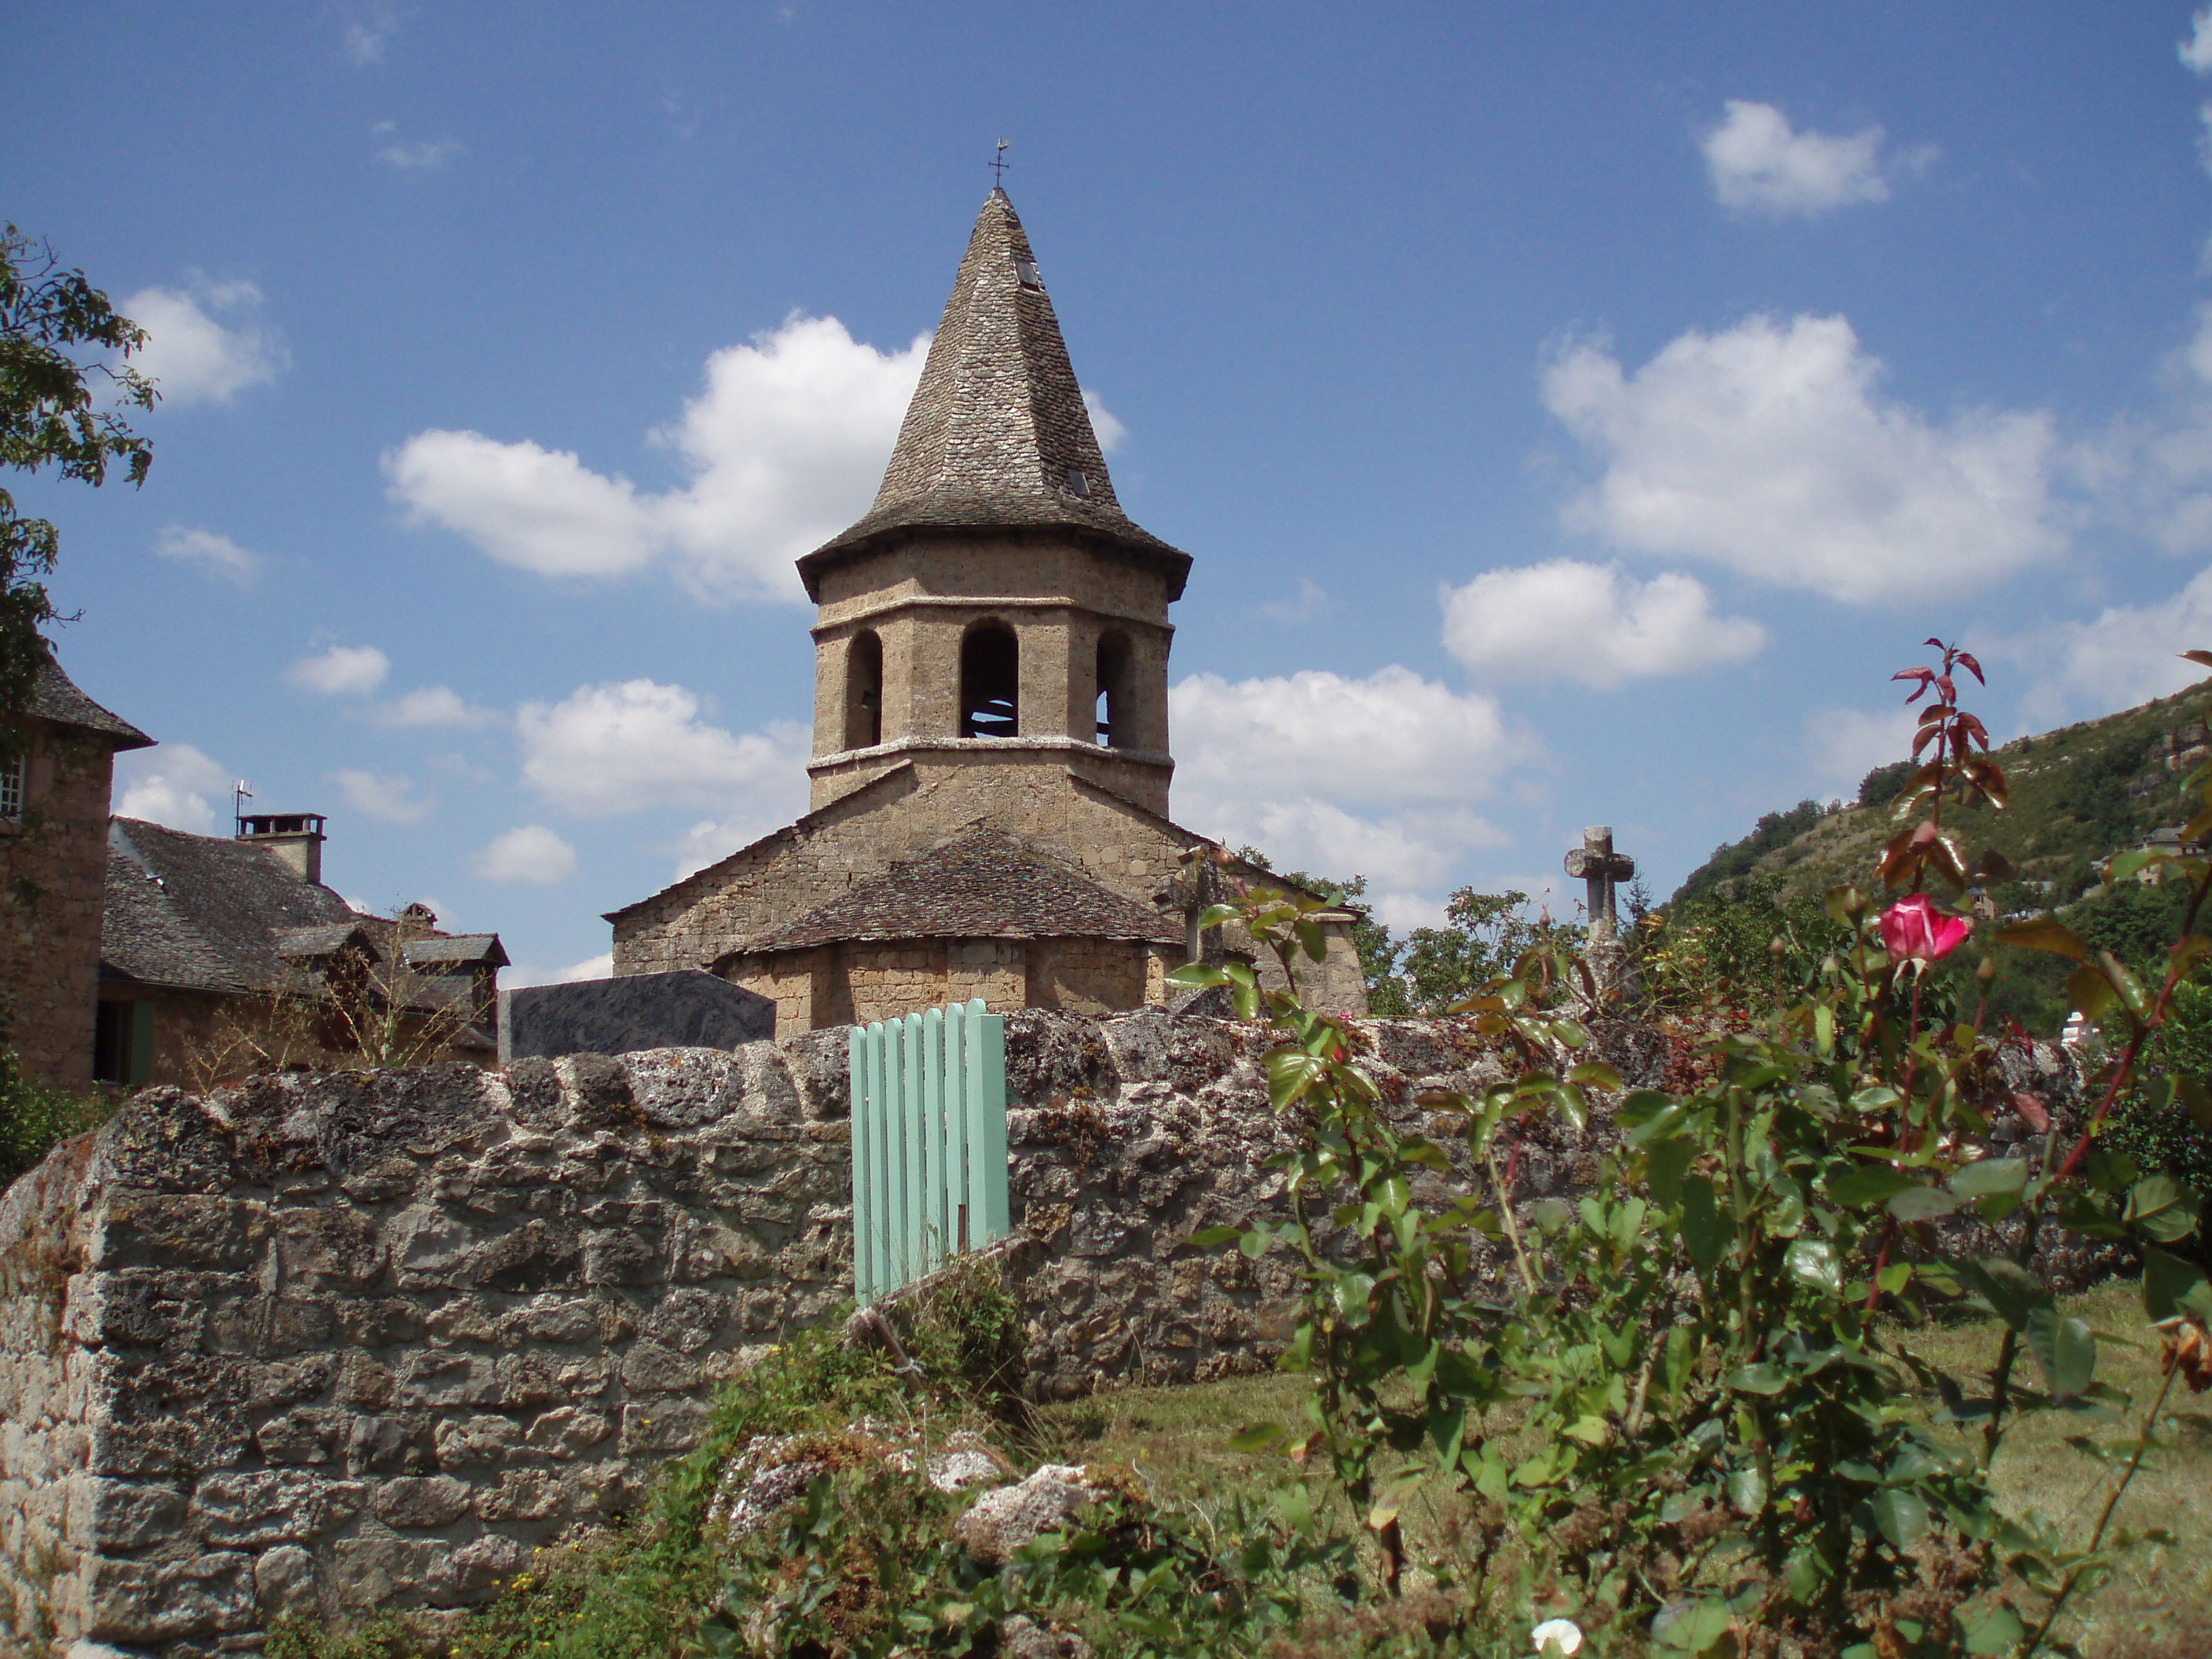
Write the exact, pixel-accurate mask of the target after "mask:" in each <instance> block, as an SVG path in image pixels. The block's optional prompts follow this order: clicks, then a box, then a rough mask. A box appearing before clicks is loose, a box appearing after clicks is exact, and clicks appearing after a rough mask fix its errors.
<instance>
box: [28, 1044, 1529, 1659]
mask: <svg viewBox="0 0 2212 1659" xmlns="http://www.w3.org/2000/svg"><path fill="white" fill-rule="evenodd" d="M1007 1024H1008V1035H1007V1083H1008V1089H1009V1093H1010V1097H1011V1099H1012V1103H1013V1104H1012V1109H1011V1111H1010V1122H1009V1140H1010V1144H1011V1147H1012V1187H1013V1199H1014V1204H1015V1216H1016V1225H1017V1227H1018V1232H1019V1235H1020V1236H1019V1239H1018V1242H1017V1243H1016V1244H1015V1246H1014V1247H1013V1248H1012V1251H1011V1253H1010V1255H1009V1268H1010V1272H1011V1275H1012V1283H1013V1285H1014V1286H1015V1288H1016V1291H1017V1293H1018V1295H1019V1297H1021V1299H1022V1301H1023V1303H1024V1306H1025V1307H1026V1308H1027V1310H1028V1311H1029V1322H1028V1328H1029V1338H1030V1358H1031V1366H1032V1382H1033V1386H1034V1387H1035V1388H1036V1390H1037V1391H1038V1392H1039V1393H1040V1394H1043V1395H1060V1396H1064V1395H1075V1394H1079V1393H1081V1392H1083V1391H1085V1390H1087V1389H1092V1388H1095V1387H1097V1386H1098V1385H1099V1384H1101V1383H1106V1382H1109V1381H1114V1380H1116V1379H1126V1378H1142V1379H1146V1380H1149V1381H1156V1382H1167V1381H1176V1380H1190V1379H1194V1378H1200V1377H1207V1376H1218V1375H1221V1374H1224V1373H1225V1372H1229V1371H1234V1370H1244V1369H1249V1368H1252V1367H1255V1366H1260V1365H1263V1364H1267V1363H1268V1361H1269V1359H1270V1358H1271V1357H1272V1355H1273V1352H1275V1351H1276V1348H1277V1346H1278V1345H1279V1342H1280V1341H1281V1340H1282V1338H1283V1336H1284V1335H1285V1333H1286V1330H1287V1325H1288V1320H1289V1309H1290V1306H1291V1304H1290V1301H1289V1297H1291V1291H1292V1286H1291V1284H1290V1282H1289V1280H1288V1279H1287V1278H1286V1277H1285V1274H1284V1272H1283V1270H1282V1269H1281V1268H1280V1267H1277V1266H1275V1265H1274V1264H1267V1265H1266V1266H1264V1267H1263V1266H1260V1265H1256V1264H1254V1263H1251V1262H1249V1261H1246V1260H1245V1259H1244V1258H1243V1257H1242V1256H1237V1255H1231V1256H1228V1257H1223V1256H1219V1255H1212V1254H1208V1255H1193V1254H1191V1253H1190V1252H1188V1250H1186V1249H1184V1248H1183V1243H1182V1241H1183V1240H1185V1239H1186V1238H1188V1236H1189V1235H1190V1233H1191V1232H1192V1231H1194V1229H1196V1228H1198V1227H1201V1226H1206V1225H1213V1224H1214V1223H1217V1222H1222V1221H1233V1220H1241V1219H1243V1218H1246V1217H1249V1216H1250V1215H1253V1214H1255V1213H1262V1214H1264V1213H1267V1212H1269V1211H1270V1210H1271V1209H1273V1210H1278V1211H1279V1208H1280V1206H1281V1203H1282V1196H1281V1184H1280V1177H1279V1175H1278V1174H1277V1173H1276V1172H1275V1171H1273V1170H1269V1169H1268V1168H1267V1161H1268V1159H1269V1158H1272V1157H1273V1156H1274V1155H1275V1154H1276V1153H1278V1152H1282V1151H1285V1150H1286V1149H1287V1148H1288V1146H1289V1145H1290V1141H1289V1139H1288V1137H1289V1134H1290V1130H1289V1129H1288V1127H1286V1126H1285V1123H1284V1122H1283V1121H1282V1120H1280V1119H1279V1118H1278V1117H1277V1116H1276V1115H1275V1114H1274V1113H1273V1111H1272V1110H1271V1109H1269V1108H1268V1106H1267V1099H1266V1091H1265V1086H1264V1082H1263V1079H1262V1078H1261V1073H1260V1072H1259V1070H1258V1067H1257V1065H1256V1061H1257V1060H1258V1057H1259V1054H1260V1050H1261V1047H1262V1046H1263V1045H1262V1040H1261V1035H1260V1033H1258V1032H1257V1031H1256V1030H1250V1029H1247V1028H1243V1027H1239V1026H1236V1025H1233V1024H1225V1023H1223V1022H1219V1021H1214V1020H1208V1019H1202V1018H1192V1017H1188V1016H1180V1017H1179V1016H1171V1015H1169V1014H1166V1013H1164V1012H1158V1011H1148V1012H1142V1013H1138V1014H1134V1015H1131V1016H1127V1017H1125V1018H1118V1019H1113V1020H1107V1021H1097V1020H1092V1019H1088V1018H1079V1017H1075V1016H1070V1015H1064V1014H1054V1013H1049V1012H1018V1013H1015V1014H1012V1015H1010V1016H1008V1022H1007ZM1374 1030H1375V1033H1376V1045H1377V1053H1376V1074H1377V1076H1378V1078H1379V1079H1382V1081H1383V1085H1384V1088H1385V1092H1386V1095H1387V1096H1388V1097H1389V1099H1390V1101H1391V1102H1392V1103H1394V1109H1396V1110H1399V1111H1401V1112H1404V1113H1407V1114H1412V1115H1414V1116H1418V1115H1419V1108H1418V1107H1417V1106H1416V1105H1415V1104H1414V1097H1415V1095H1416V1094H1417V1093H1418V1092H1419V1089H1420V1088H1421V1086H1422V1085H1423V1081H1424V1080H1426V1081H1427V1082H1429V1083H1442V1082H1457V1083H1460V1084H1462V1085H1463V1084H1466V1083H1468V1082H1470V1081H1472V1080H1473V1079H1474V1078H1475V1077H1476V1076H1478V1075H1480V1074H1481V1068H1482V1067H1483V1066H1484V1065H1485V1064H1486V1062H1485V1061H1484V1060H1483V1058H1482V1053H1481V1045H1480V1042H1479V1040H1477V1039H1475V1038H1474V1037H1472V1036H1468V1035H1467V1034H1465V1033H1464V1032H1463V1031H1462V1030H1458V1029H1457V1028H1451V1027H1446V1026H1431V1027H1420V1026H1415V1025H1412V1024H1401V1023H1395V1022H1386V1023H1383V1024H1377V1025H1376V1027H1375V1028H1374ZM845 1042H846V1037H845V1033H844V1032H842V1031H823V1032H819V1033H816V1034H813V1035H811V1036H804V1037H799V1038H795V1039H787V1040H785V1041H782V1042H774V1043H756V1044H752V1045H750V1046H748V1047H746V1048H741V1049H738V1050H736V1051H734V1052H730V1053H724V1052H720V1051H715V1050H709V1049H662V1050H655V1051H650V1052H647V1053H643V1054H631V1055H627V1056H624V1057H623V1058H621V1059H620V1060H610V1059H606V1058H605V1057H599V1056H580V1057H576V1058H574V1059H570V1060H561V1061H558V1062H549V1061H544V1060H532V1061H525V1062H521V1063H519V1064H517V1065H515V1066H512V1067H510V1068H509V1069H508V1070H507V1072H505V1073H482V1072H478V1071H476V1070H474V1069H472V1068H470V1067H466V1066H441V1067H437V1068H433V1069H431V1070H428V1071H423V1072H418V1073H337V1074H329V1075H312V1074H294V1075H287V1076H283V1077H271V1078H260V1079H252V1080H251V1081H249V1082H247V1083H246V1084H245V1085H240V1086H238V1087H235V1088H228V1089H222V1090H218V1091H215V1092H214V1093H212V1094H210V1095H209V1096H207V1097H204V1098H201V1097H193V1096H191V1095H187V1094H185V1093H182V1092H180V1091H176V1090H173V1089H156V1090H149V1091H145V1092H143V1093H142V1094H141V1095H139V1096H138V1097H136V1098H135V1099H134V1100H133V1101H132V1102H131V1104H130V1105H129V1106H128V1107H127V1108H126V1109H125V1110H124V1111H123V1112H122V1113H121V1114H119V1115H118V1116H117V1117H116V1118H115V1119H114V1120H113V1121H112V1122H110V1123H109V1124H108V1125H107V1126H106V1127H105V1128H103V1129H102V1130H100V1132H98V1133H96V1134H95V1135H93V1136H88V1137H85V1138H83V1139H79V1140H77V1141H75V1142H71V1143H70V1144H68V1145H67V1146H64V1147H62V1148H59V1149H58V1150H57V1151H56V1152H55V1153H54V1154H53V1156H52V1157H51V1158H49V1159H48V1160H47V1162H46V1164H44V1165H43V1166H42V1167H41V1168H40V1170H36V1171H34V1172H33V1173H32V1174H31V1175H29V1176H26V1177H25V1178H24V1179H23V1180H22V1181H21V1182H18V1183H17V1184H16V1185H15V1188H12V1189H11V1190H10V1191H9V1194H8V1195H7V1198H6V1200H5V1201H4V1204H0V1422H4V1425H5V1427H4V1429H0V1630H4V1632H5V1633H6V1634H7V1635H8V1636H9V1638H12V1639H13V1640H14V1642H15V1644H16V1648H15V1650H20V1651H23V1652H26V1653H30V1654H39V1653H42V1652H48V1651H52V1652H60V1651H63V1650H66V1649H67V1648H68V1646H69V1644H70V1643H72V1642H75V1641H77V1640H79V1639H82V1640H83V1641H85V1642H87V1643H88V1644H97V1645H95V1646H94V1647H92V1648H88V1649H81V1650H78V1651H79V1654H80V1655H81V1656H82V1655H84V1654H88V1653H97V1652H98V1651H100V1648H102V1647H106V1648H113V1649H118V1650H122V1651H124V1652H126V1653H131V1654H142V1655H159V1656H161V1659H201V1656H210V1655H213V1654H215V1653H216V1652H231V1651H240V1650H252V1648H254V1647H256V1646H258V1638H259V1633H260V1632H262V1631H264V1629H265V1628H266V1626H267V1624H268V1622H269V1620H270V1619H271V1618H273V1617H274V1616H276V1614H278V1613H283V1612H285V1611H287V1610H300V1611H316V1612H319V1613H320V1614H322V1615H323V1616H325V1617H329V1618H339V1619H342V1618H346V1617H351V1616H356V1615H362V1614H366V1613H371V1612H374V1611H381V1610H385V1609H394V1610H398V1611H401V1612H404V1613H410V1615H413V1616H415V1617H416V1618H418V1619H420V1620H424V1621H427V1622H429V1623H432V1624H435V1623H437V1622H438V1621H441V1620H450V1619H453V1618H458V1617H459V1616H461V1614H460V1611H459V1610H461V1609H464V1608H465V1607H468V1606H470V1605H472V1604H474V1603H477V1602H479V1601H483V1600H484V1599H486V1598H488V1597H489V1595H492V1594H493V1593H494V1592H495V1589H496V1587H497V1586H498V1584H499V1583H501V1582H502V1581H503V1580H504V1579H505V1578H506V1577H507V1576H508V1575H510V1574H511V1573H512V1572H513V1571H515V1570H516V1569H517V1568H518V1567H520V1565H521V1564H522V1562H523V1561H524V1560H525V1559H526V1558H527V1556H528V1554H529V1552H530V1549H531V1547H532V1546H533V1545H535V1544H537V1543H539V1542H542V1541H545V1540H547V1539H549V1538H551V1537H553V1536H555V1535H556V1534H561V1533H563V1532H565V1531H568V1529H570V1528H574V1527H577V1526H580V1525H584V1524H589V1523H593V1522H599V1521H602V1520H605V1518H607V1517H609V1516H613V1515H617V1514H620V1513H623V1512H625V1511H627V1510H630V1509H632V1508H634V1507H635V1505H636V1504H638V1502H639V1501H640V1499H641V1496H642V1495H643V1493H644V1492H645V1491H646V1490H647V1486H649V1484H650V1482H651V1480H653V1474H654V1471H655V1470H656V1468H658V1467H659V1464H660V1463H661V1462H663V1461H664V1460H665V1459H666V1458H667V1457H669V1456H670V1455H673V1454H676V1453H680V1452H682V1451H684V1450H686V1449H689V1448H690V1447H691V1446H693V1445H694V1444H696V1441H697V1438H698V1437H699V1434H700V1432H701V1430H702V1425H703V1423H704V1421H705V1417H706V1413H707V1410H708V1402H709V1401H710V1400H711V1398H712V1396H713V1395H714V1391H715V1390H716V1389H718V1388H719V1387H720V1386H721V1385H722V1384H723V1383H724V1382H725V1381H726V1378H727V1377H728V1376H729V1375H730V1374H731V1372H732V1370H733V1369H735V1368H736V1367H738V1365H739V1364H741V1362H742V1360H743V1358H744V1356H745V1354H746V1353H747V1352H748V1351H749V1350H751V1349H754V1348H756V1347H757V1346H760V1345H762V1344H764V1343H768V1342H770V1341H773V1340H775V1339H776V1337H777V1336H778V1334H780V1333H781V1332H783V1331H785V1330H787V1329H789V1328H792V1327H793V1326H796V1325H802V1324H805V1323H808V1322H814V1321H818V1320H820V1319H822V1318H823V1317H825V1316H828V1315H829V1313H830V1311H831V1310H833V1309H834V1308H835V1307H836V1305H837V1304H840V1303H841V1302H842V1300H844V1299H845V1298H846V1297H848V1294H849V1291H850V1282H851V1281H850V1229H851V1208H850V1205H851V1199H850V1182H849V1163H848V1160H849V1157H850V1152H849V1134H848V1121H847V1113H848V1099H847V1092H846V1083H845ZM1549 1168H1550V1166H1549V1165H1543V1166H1541V1167H1540V1168H1538V1169H1537V1170H1536V1172H1535V1174H1536V1178H1537V1179H1538V1180H1539V1181H1540V1182H1541V1180H1544V1179H1549V1178H1551V1177H1550V1176H1547V1175H1546V1174H1545V1170H1548V1169H1549ZM1560 1170H1561V1171H1562V1172H1564V1170H1565V1165H1564V1164H1562V1165H1561V1166H1560ZM1559 1178H1561V1179H1564V1178H1565V1176H1564V1173H1562V1174H1561V1175H1560V1176H1559Z"/></svg>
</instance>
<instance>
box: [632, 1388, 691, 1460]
mask: <svg viewBox="0 0 2212 1659" xmlns="http://www.w3.org/2000/svg"><path fill="white" fill-rule="evenodd" d="M706 1431H707V1407H706V1406H705V1405H704V1404H703V1403H702V1402H701V1401H696V1400H682V1399H668V1400H652V1401H633V1402H632V1403H631V1404H629V1405H627V1406H624V1407H623V1417H622V1455H623V1456H624V1457H636V1456H641V1455H649V1454H659V1455H668V1454H671V1453H674V1452H687V1451H690V1449H692V1448H693V1447H694V1446H696V1445H697V1444H698V1443H699V1441H700V1437H702V1435H704V1434H705V1433H706Z"/></svg>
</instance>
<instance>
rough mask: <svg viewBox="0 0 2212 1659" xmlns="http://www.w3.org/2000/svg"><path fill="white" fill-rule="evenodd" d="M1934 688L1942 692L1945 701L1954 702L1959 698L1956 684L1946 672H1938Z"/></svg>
mask: <svg viewBox="0 0 2212 1659" xmlns="http://www.w3.org/2000/svg"><path fill="white" fill-rule="evenodd" d="M1936 690H1937V691H1939V692H1940V693H1942V697H1943V701H1944V702H1958V700H1959V688H1958V685H1957V684H1956V683H1955V682H1954V681H1953V679H1952V678H1951V677H1950V676H1949V675H1948V674H1938V675H1937V676H1936Z"/></svg>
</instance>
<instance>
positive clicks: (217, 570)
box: [154, 524, 262, 587]
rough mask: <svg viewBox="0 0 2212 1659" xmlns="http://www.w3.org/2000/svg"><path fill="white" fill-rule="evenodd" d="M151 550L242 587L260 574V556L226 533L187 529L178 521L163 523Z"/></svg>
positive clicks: (201, 572) (204, 573)
mask: <svg viewBox="0 0 2212 1659" xmlns="http://www.w3.org/2000/svg"><path fill="white" fill-rule="evenodd" d="M154 550H155V552H156V553H158V554H160V555H161V556H162V557H163V558H165V559H174V560H176V561H177V562H179V564H188V565H191V567H192V568H195V569H196V570H197V571H199V572H200V574H203V575H206V576H220V577H222V579H223V580H225V581H231V582H236V583H237V584H238V585H239V586H240V587H244V586H247V585H249V584H250V583H251V582H252V580H253V579H254V577H255V576H256V575H258V574H259V573H260V570H261V565H262V559H261V556H260V555H259V554H258V553H249V552H247V551H246V549H244V548H242V547H240V545H239V544H237V543H236V542H234V541H233V540H231V538H229V537H228V536H218V535H216V532H214V531H212V530H187V529H186V528H185V526H182V525H180V524H173V525H169V526H166V527H165V528H164V529H163V530H162V532H161V535H160V536H159V537H157V538H155V542H154Z"/></svg>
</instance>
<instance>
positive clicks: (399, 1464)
mask: <svg viewBox="0 0 2212 1659" xmlns="http://www.w3.org/2000/svg"><path fill="white" fill-rule="evenodd" d="M430 1423H431V1419H430V1418H429V1416H428V1414H427V1413H419V1412H418V1413H402V1414H399V1415H397V1416H389V1417H386V1416H364V1417H356V1418H355V1419H353V1420H352V1423H351V1425H350V1426H349V1429H348V1430H347V1432H346V1441H345V1462H346V1473H347V1474H349V1475H354V1476H356V1477H358V1476H361V1475H365V1474H431V1473H433V1472H434V1471H435V1470H436V1468H437V1467H438V1455H437V1450H436V1448H435V1444H434V1443H433V1441H432V1438H431V1427H430Z"/></svg>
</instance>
